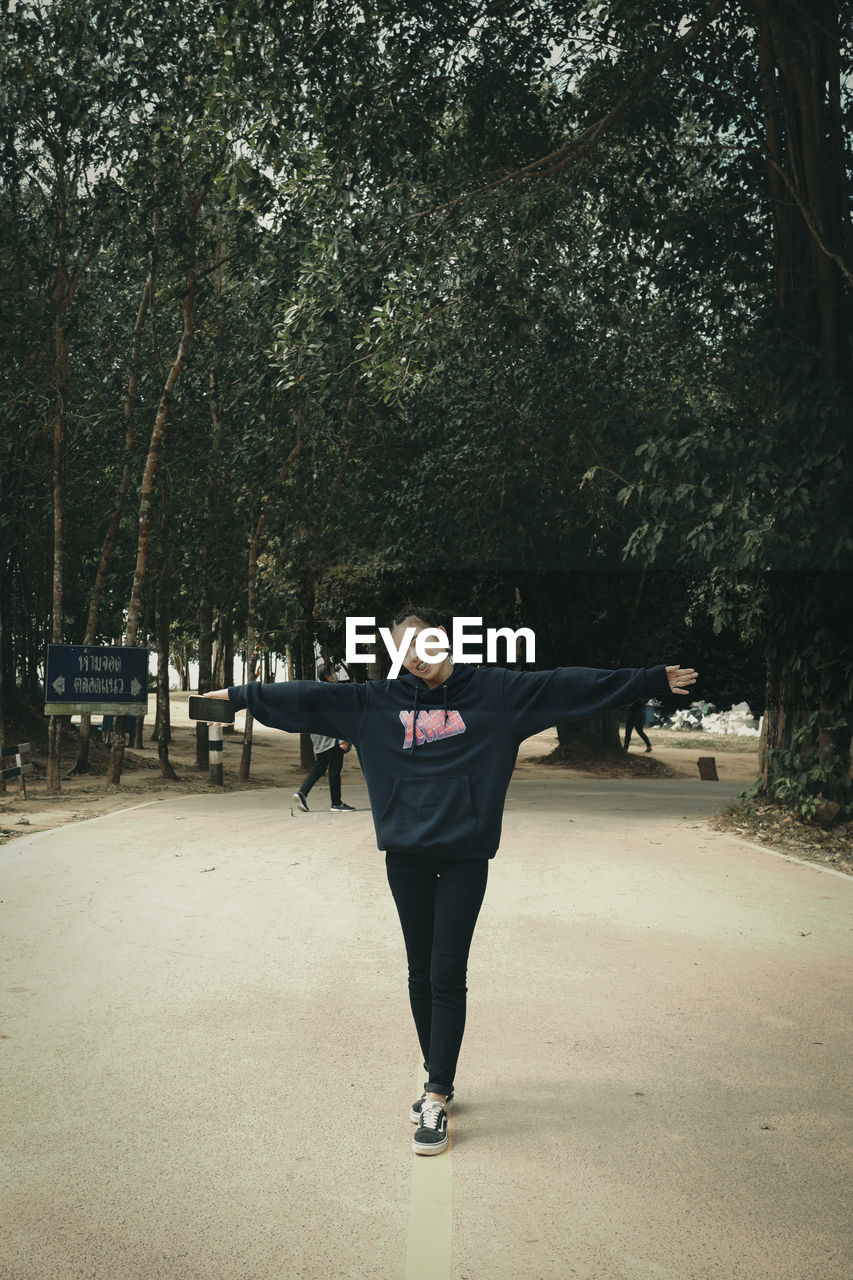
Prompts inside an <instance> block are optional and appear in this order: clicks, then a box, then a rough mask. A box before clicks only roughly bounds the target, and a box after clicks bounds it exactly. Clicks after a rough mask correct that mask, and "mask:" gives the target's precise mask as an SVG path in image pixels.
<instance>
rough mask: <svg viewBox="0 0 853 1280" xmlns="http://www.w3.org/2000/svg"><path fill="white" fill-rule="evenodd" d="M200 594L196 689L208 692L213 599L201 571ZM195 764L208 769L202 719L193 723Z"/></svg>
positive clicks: (211, 653) (210, 668)
mask: <svg viewBox="0 0 853 1280" xmlns="http://www.w3.org/2000/svg"><path fill="white" fill-rule="evenodd" d="M199 587H200V595H199V603H198V691H199V693H210V691H211V689H213V688H214V685H213V684H212V683H211V677H212V674H213V600H212V598H211V591H210V583H209V581H208V579H207V574H206V573H202V576H201V581H200V583H199ZM195 764H196V768H197V769H204V770H206V769H208V768H209V766H210V756H209V753H208V737H207V725H206V724H205V723H204V721H202V720H196V724H195Z"/></svg>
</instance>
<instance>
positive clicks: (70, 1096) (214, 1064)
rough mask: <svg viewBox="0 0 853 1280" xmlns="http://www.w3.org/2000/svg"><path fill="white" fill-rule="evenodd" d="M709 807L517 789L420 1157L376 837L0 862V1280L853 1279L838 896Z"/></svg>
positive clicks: (845, 962) (585, 785) (105, 825)
mask: <svg viewBox="0 0 853 1280" xmlns="http://www.w3.org/2000/svg"><path fill="white" fill-rule="evenodd" d="M322 786H323V784H321V785H320V787H318V788H317V792H315V797H316V799H317V800H318V801H321V802H322V801H325V799H326V796H325V793H324V792H322V790H321V788H322ZM736 789H737V788H736V787H735V786H733V787H732V790H733V791H734V790H736ZM312 798H314V797H312ZM726 798H727V797H726V795H725V787H724V785H723V784H719V785H713V784H707V783H705V784H703V783H701V782H693V781H688V780H677V781H670V782H657V783H654V784H651V783H648V782H645V783H643V784H641V785H632V784H630V783H624V782H586V781H581V782H579V781H567V780H562V779H556V778H555V779H554V780H550V779H549V780H547V781H526V780H517V781H516V782H514V783H513V786H512V789H511V792H510V801H509V804H508V808H507V815H506V820H505V838H504V844H503V847H502V849H501V852H500V853H499V855H498V857H497V859H496V860H495V862H494V863H493V864H492V868H491V872H490V885H489V890H488V893H487V896H486V902H485V905H484V908H483V913H482V916H481V921H480V925H479V928H478V932H477V935H476V937H475V942H474V951H473V953H472V958H471V967H470V974H469V987H470V990H471V999H470V1008H469V1024H468V1031H467V1034H466V1041H465V1045H464V1047H463V1054H462V1060H461V1063H460V1071H459V1076H458V1078H457V1086H458V1091H459V1094H458V1096H459V1105H458V1108H457V1109H456V1110H455V1111H454V1112H453V1113H452V1142H451V1148H450V1150H449V1152H448V1153H446V1154H445V1155H443V1156H441V1157H438V1158H435V1159H431V1160H427V1159H423V1158H417V1157H414V1156H412V1155H411V1152H410V1147H409V1139H410V1134H411V1126H410V1124H409V1121H408V1118H407V1112H408V1106H409V1104H410V1103H411V1101H412V1099H413V1097H414V1096H416V1091H417V1090H418V1086H419V1081H420V1079H421V1075H420V1073H419V1063H418V1059H417V1054H416V1046H415V1042H414V1037H413V1032H412V1030H411V1027H410V1020H409V1012H408V1007H407V1002H406V994H405V989H404V982H403V979H402V975H403V949H402V942H401V939H400V937H399V933H398V924H397V920H396V916H395V915H394V911H393V904H392V902H391V899H390V895H389V894H388V891H387V888H386V886H385V883H384V879H383V867H382V860H381V856H380V855H378V854H377V852H376V849H375V847H374V841H373V836H372V827H371V823H370V816H369V814H368V813H367V812H366V811H364V810H360V811H359V812H357V813H355V814H352V815H338V814H331V813H329V812H327V811H324V812H319V811H318V812H312V813H311V814H308V815H304V814H297V815H295V816H293V817H291V814H290V811H289V803H288V802H287V801H286V799H285V797H284V794H283V793H282V792H281V791H276V792H273V791H256V792H243V793H239V794H225V795H222V796H210V795H207V796H200V797H193V798H183V799H175V800H169V801H165V802H155V803H151V804H148V805H146V806H144V807H140V808H136V809H133V810H130V811H128V812H125V813H120V814H112V815H110V816H108V817H106V818H102V819H99V820H97V821H94V822H89V823H84V824H78V825H75V826H72V827H69V828H65V829H64V830H62V831H54V832H48V833H45V834H42V835H39V836H33V837H29V838H25V839H23V840H18V841H15V842H13V843H11V844H9V845H8V846H6V847H4V848H3V849H2V850H0V899H2V904H0V913H2V914H1V915H0V921H2V943H0V947H2V961H3V975H4V977H3V982H2V988H0V990H2V1010H0V1012H2V1018H0V1064H2V1073H0V1080H2V1084H0V1090H2V1103H3V1105H2V1114H0V1134H2V1140H3V1148H4V1151H5V1157H4V1163H3V1166H2V1178H3V1185H2V1202H0V1277H2V1280H73V1278H76V1277H80V1278H81V1280H84V1278H85V1280H131V1278H132V1280H159V1278H163V1280H241V1278H243V1277H246V1278H247V1280H273V1278H276V1280H278V1278H284V1280H567V1278H568V1277H578V1278H580V1280H656V1278H658V1277H667V1278H669V1280H699V1278H700V1277H701V1278H704V1277H710V1278H713V1280H741V1278H742V1280H760V1278H763V1277H767V1280H849V1277H850V1276H851V1274H853V1245H852V1244H851V1240H852V1238H853V1232H851V1222H850V1196H849V1188H850V1173H851V1169H850V1163H851V1162H850V1155H851V1146H852V1145H853V1143H851V1082H850V1062H851V1060H853V1045H851V1039H853V1037H851V1019H850V973H851V963H850V962H851V951H853V881H851V880H849V879H846V878H844V877H842V876H840V875H838V874H837V873H833V872H831V871H828V870H824V869H820V868H817V867H811V866H805V865H802V864H797V863H794V862H791V861H789V860H786V859H782V858H779V857H774V856H773V855H771V854H769V853H767V852H763V851H760V850H757V849H754V848H751V847H748V846H746V845H744V844H741V843H739V842H737V841H734V840H732V839H731V838H729V837H727V836H724V835H722V834H719V833H715V832H711V831H709V830H708V829H707V828H705V827H704V826H703V825H702V820H703V818H704V817H705V816H706V815H707V814H708V813H709V812H710V811H711V810H712V808H713V807H714V806H715V805H717V806H719V805H720V804H721V803H723V802H724V801H725V799H726ZM347 799H348V800H350V801H351V802H352V803H355V804H359V805H363V804H364V803H365V800H366V797H365V794H364V792H363V791H358V790H357V789H356V788H355V787H352V788H349V789H348V791H347Z"/></svg>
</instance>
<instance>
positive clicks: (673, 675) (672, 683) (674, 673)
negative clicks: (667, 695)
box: [666, 667, 699, 694]
mask: <svg viewBox="0 0 853 1280" xmlns="http://www.w3.org/2000/svg"><path fill="white" fill-rule="evenodd" d="M666 678H667V680H668V681H669V687H670V689H671V690H672V692H673V693H680V694H686V693H687V690H688V689H689V687H690V685H692V684H695V683H696V681H697V680H698V679H699V672H698V671H694V670H693V668H692V667H667V669H666Z"/></svg>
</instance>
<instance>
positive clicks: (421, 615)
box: [390, 604, 450, 631]
mask: <svg viewBox="0 0 853 1280" xmlns="http://www.w3.org/2000/svg"><path fill="white" fill-rule="evenodd" d="M410 618H417V619H418V621H419V622H425V623H426V624H427V626H428V627H444V629H445V631H449V630H450V626H449V623H450V619H449V618H447V617H445V615H444V614H443V613H439V612H438V610H437V609H427V608H422V607H421V606H420V605H419V604H407V605H406V607H405V608H404V609H401V610H400V612H399V613H397V614H395V615H394V617H393V618H392V619H391V626H390V630H391V631H393V630H394V628H395V627H401V626H402V625H403V623H404V622H408V620H409V619H410Z"/></svg>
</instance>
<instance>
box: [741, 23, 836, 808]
mask: <svg viewBox="0 0 853 1280" xmlns="http://www.w3.org/2000/svg"><path fill="white" fill-rule="evenodd" d="M753 9H754V12H755V15H756V18H757V29H758V58H759V69H760V73H761V86H762V107H763V116H764V144H765V155H766V160H767V175H768V190H769V194H770V204H771V209H772V215H773V220H772V244H773V261H774V267H775V278H776V289H777V299H778V304H779V314H780V321H781V327H782V329H783V331H784V332H786V333H787V334H789V335H791V336H792V337H794V338H797V339H799V340H800V341H801V342H802V343H803V344H804V345H808V346H810V347H811V348H812V349H813V351H814V352H815V367H816V374H817V375H818V376H819V377H820V378H821V379H822V380H823V381H824V382H825V383H826V385H827V386H828V387H832V386H833V384H836V385H837V383H839V382H840V383H842V384H843V385H844V386H845V387H846V388H847V390H848V392H849V391H851V389H853V366H851V350H850V330H849V316H848V308H847V305H846V301H845V278H846V279H847V280H848V282H849V280H850V279H851V276H850V262H849V260H848V258H846V257H845V255H846V254H848V253H849V249H850V244H849V238H848V232H849V228H850V197H849V191H848V186H847V173H846V158H845V147H844V137H843V132H842V121H841V112H840V101H841V83H840V78H841V71H840V48H841V37H840V29H839V9H838V6H837V5H836V4H835V3H834V0H815V2H814V3H813V4H811V5H809V6H802V5H800V4H796V3H792V2H791V0H754V4H753ZM781 395H782V396H783V397H784V395H785V387H784V386H783V387H782V388H781ZM836 431H837V423H835V422H833V421H832V420H831V418H830V419H829V420H828V426H827V432H828V436H827V441H826V445H827V450H828V452H832V451H833V445H834V444H836V443H837V440H833V438H832V433H834V432H836ZM847 474H848V473H846V472H844V471H840V472H834V473H832V474H829V475H827V476H826V477H825V479H826V489H825V492H824V494H823V501H824V503H825V504H826V507H827V509H829V510H833V509H834V508H835V506H836V504H841V503H842V502H844V501H846V500H847V495H846V493H845V485H846V482H847V480H846V476H847ZM816 554H819V553H818V552H816ZM773 576H774V578H775V580H776V583H775V584H774V585H772V586H771V587H770V594H771V595H772V603H771V605H770V607H769V611H768V617H767V622H766V636H767V703H766V712H765V718H764V729H763V734H762V739H761V744H760V748H761V761H762V764H761V767H762V778H763V783H764V787H765V789H766V790H767V791H771V789H772V787H773V784H774V783H775V782H777V781H780V780H782V779H783V778H786V777H787V778H788V779H789V780H793V779H794V778H795V777H796V778H798V779H803V778H804V777H806V775H807V773H808V770H807V769H806V768H805V767H803V764H802V762H803V761H804V760H806V759H811V760H817V761H822V766H823V768H824V769H825V771H827V772H829V773H830V774H831V775H832V776H831V777H829V778H828V779H826V780H825V781H824V782H823V784H821V782H820V781H818V780H817V777H816V776H815V777H813V778H812V779H810V780H807V782H806V783H802V784H801V785H804V786H805V785H807V786H809V787H811V788H813V789H814V788H819V787H820V786H821V785H823V787H824V793H828V792H833V793H838V794H839V795H840V793H841V792H842V791H843V790H844V787H845V785H846V782H845V781H839V779H846V778H848V777H849V772H850V734H849V720H850V693H849V682H848V680H847V679H845V675H844V660H843V657H842V656H840V655H843V654H844V651H845V645H847V644H849V623H848V622H847V621H846V620H845V619H842V620H841V621H840V622H839V621H838V616H839V613H838V611H839V607H840V605H839V602H840V601H841V602H843V601H844V600H845V599H846V598H848V597H849V583H848V584H845V583H844V582H841V581H838V580H837V579H836V577H835V575H831V576H824V575H821V574H820V573H817V574H815V575H811V577H810V578H809V580H808V582H807V583H803V582H801V581H797V580H796V579H794V580H792V579H790V578H789V577H788V576H787V575H782V574H779V575H773ZM840 576H841V575H839V577H840ZM841 607H843V605H842V606H841ZM830 637H834V639H833V641H832V644H834V648H833V647H832V644H830ZM804 652H805V653H807V654H809V655H810V656H809V658H808V660H804V658H803V653H804ZM780 753H782V754H780ZM795 759H796V760H797V761H799V763H798V764H795V763H794V760H795ZM815 772H816V771H815Z"/></svg>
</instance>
